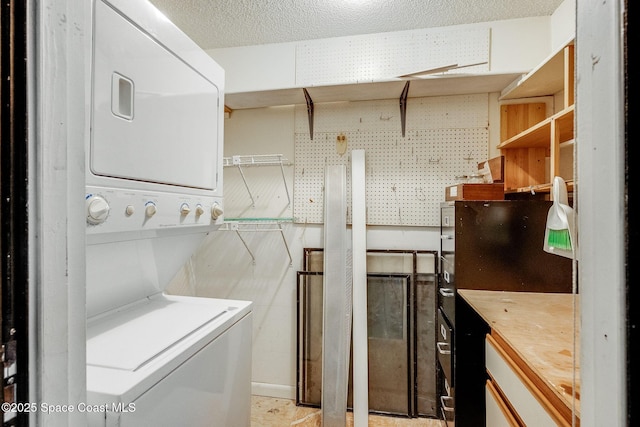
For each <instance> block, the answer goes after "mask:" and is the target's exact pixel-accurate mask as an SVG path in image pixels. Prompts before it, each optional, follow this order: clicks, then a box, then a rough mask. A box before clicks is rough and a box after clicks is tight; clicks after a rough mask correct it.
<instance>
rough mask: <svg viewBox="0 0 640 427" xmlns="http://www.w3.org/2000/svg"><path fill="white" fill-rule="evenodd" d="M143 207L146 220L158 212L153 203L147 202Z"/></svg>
mask: <svg viewBox="0 0 640 427" xmlns="http://www.w3.org/2000/svg"><path fill="white" fill-rule="evenodd" d="M144 206H145V207H144V214H145V216H146V217H147V218H151V217H152V216H154V215H155V214H156V212H157V211H158V209H157V208H156V204H155V203H153V202H147V203H146V204H145V205H144Z"/></svg>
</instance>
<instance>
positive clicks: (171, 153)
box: [78, 0, 252, 427]
mask: <svg viewBox="0 0 640 427" xmlns="http://www.w3.org/2000/svg"><path fill="white" fill-rule="evenodd" d="M92 14H93V28H92V31H93V34H92V63H91V74H92V98H91V106H90V109H91V133H90V135H91V136H90V139H89V141H88V142H87V150H86V165H87V170H86V209H87V230H86V235H87V244H86V255H87V256H86V262H87V319H86V322H87V348H86V350H87V402H85V403H83V404H82V407H80V408H78V409H79V410H83V411H85V412H86V413H87V415H88V420H89V423H90V425H92V426H93V425H95V426H141V425H153V426H176V425H184V426H187V425H188V426H221V427H234V426H238V427H247V426H249V424H250V402H251V335H252V334H251V329H252V306H251V302H249V301H237V300H226V299H212V298H196V297H185V296H172V295H168V294H166V293H165V288H166V286H167V285H168V284H169V282H170V281H171V279H172V278H173V277H174V275H175V274H176V273H177V271H178V270H179V269H180V267H181V266H182V265H184V263H185V262H186V261H187V260H188V258H189V257H190V256H191V254H192V253H193V252H194V251H195V250H196V249H197V247H198V246H199V245H200V243H201V242H202V240H203V238H204V237H205V236H206V235H207V233H209V232H211V231H214V230H215V229H216V228H217V227H218V226H219V225H220V224H221V222H222V219H223V210H222V208H223V198H222V195H223V194H222V148H223V147H222V145H223V133H222V132H223V122H224V71H223V70H222V68H220V67H219V66H218V64H216V63H215V62H214V61H213V60H212V59H211V58H210V57H209V56H208V55H207V54H206V53H205V52H203V51H202V49H200V48H199V47H198V46H197V45H196V44H195V43H194V42H193V41H191V40H190V39H189V38H188V37H187V36H186V35H184V34H183V33H182V32H181V31H180V30H179V29H178V28H177V27H175V26H174V25H173V24H172V23H171V22H169V21H168V20H167V19H166V18H165V17H164V16H163V15H162V14H161V13H159V12H158V11H157V10H156V9H155V8H154V7H153V6H152V5H151V4H150V3H148V2H147V1H146V0H145V1H131V0H95V1H94V3H93V10H92Z"/></svg>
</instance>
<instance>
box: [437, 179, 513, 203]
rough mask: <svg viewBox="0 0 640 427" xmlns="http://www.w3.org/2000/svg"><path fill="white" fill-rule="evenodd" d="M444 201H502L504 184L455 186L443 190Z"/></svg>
mask: <svg viewBox="0 0 640 427" xmlns="http://www.w3.org/2000/svg"><path fill="white" fill-rule="evenodd" d="M444 199H445V200H446V201H450V200H504V184H502V183H501V182H498V183H492V184H457V185H451V186H449V187H447V188H446V189H445V195H444Z"/></svg>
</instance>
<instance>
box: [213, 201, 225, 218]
mask: <svg viewBox="0 0 640 427" xmlns="http://www.w3.org/2000/svg"><path fill="white" fill-rule="evenodd" d="M223 212H224V211H223V210H222V207H221V206H220V205H219V204H218V203H214V204H213V205H212V206H211V219H213V220H214V221H215V220H216V219H218V217H219V216H220V215H222V214H223Z"/></svg>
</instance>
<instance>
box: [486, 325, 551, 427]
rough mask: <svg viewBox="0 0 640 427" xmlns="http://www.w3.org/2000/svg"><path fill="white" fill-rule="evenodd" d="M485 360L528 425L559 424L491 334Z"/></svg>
mask: <svg viewBox="0 0 640 427" xmlns="http://www.w3.org/2000/svg"><path fill="white" fill-rule="evenodd" d="M485 362H486V367H487V371H488V372H489V375H490V376H491V377H492V378H493V380H494V381H495V383H496V384H497V385H498V387H499V388H500V389H501V390H502V391H503V393H504V395H505V397H506V398H507V399H508V400H509V403H511V406H512V407H513V408H514V409H515V411H516V412H517V413H518V415H519V417H520V418H521V419H522V421H523V422H524V423H525V425H527V426H532V427H533V426H535V427H544V426H550V427H555V426H557V425H558V424H557V423H556V422H555V421H554V419H553V418H552V417H551V415H549V413H548V412H547V411H546V409H545V408H544V407H543V406H542V405H541V404H540V402H539V401H538V399H537V398H536V397H535V396H534V395H533V394H532V393H531V391H530V390H529V388H528V387H527V386H526V385H525V383H524V382H523V381H522V379H521V378H520V376H519V375H518V374H516V372H515V371H514V367H513V366H512V365H511V363H510V361H507V360H505V359H504V358H503V356H502V355H501V353H500V352H499V350H498V349H497V348H496V346H495V344H494V343H493V342H492V339H491V337H490V336H488V337H487V340H485Z"/></svg>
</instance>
